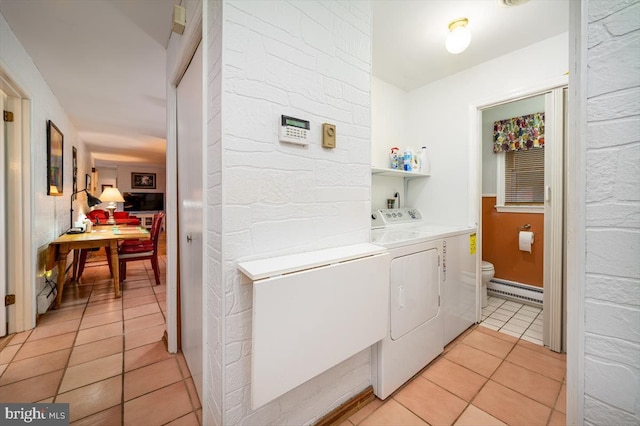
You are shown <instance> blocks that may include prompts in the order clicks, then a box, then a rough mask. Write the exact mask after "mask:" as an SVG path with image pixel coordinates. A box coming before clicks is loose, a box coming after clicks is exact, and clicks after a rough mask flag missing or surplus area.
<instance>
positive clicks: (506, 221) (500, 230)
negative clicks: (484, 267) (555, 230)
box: [482, 197, 544, 287]
mask: <svg viewBox="0 0 640 426" xmlns="http://www.w3.org/2000/svg"><path fill="white" fill-rule="evenodd" d="M495 205H496V197H482V260H486V261H487V262H491V263H493V266H494V268H495V270H496V274H495V278H501V279H503V280H509V281H515V282H518V283H522V284H529V285H534V286H536V287H542V283H543V261H544V252H543V248H544V215H543V214H540V213H498V211H497V210H496V209H495ZM525 223H529V224H531V229H530V230H531V231H533V232H534V233H535V237H534V243H533V245H532V246H531V253H528V252H525V251H520V249H519V248H518V235H519V229H520V228H521V227H522V226H523V225H524V224H525Z"/></svg>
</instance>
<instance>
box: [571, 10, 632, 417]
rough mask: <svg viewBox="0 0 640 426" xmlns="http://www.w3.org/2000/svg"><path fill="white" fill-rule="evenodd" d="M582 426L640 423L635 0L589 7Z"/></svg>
mask: <svg viewBox="0 0 640 426" xmlns="http://www.w3.org/2000/svg"><path fill="white" fill-rule="evenodd" d="M587 7H588V30H587V31H588V53H587V67H588V74H587V108H586V114H587V141H586V143H587V146H586V149H587V151H586V152H587V165H586V178H587V182H586V184H587V190H586V283H585V284H586V285H585V289H586V293H585V296H586V300H585V318H584V320H585V332H586V334H585V360H584V369H585V372H584V373H585V395H584V420H585V424H593V425H603V424H615V425H632V424H634V425H637V424H640V254H639V251H640V2H639V1H637V0H589V1H588V3H587Z"/></svg>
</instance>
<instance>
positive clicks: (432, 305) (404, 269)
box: [390, 249, 440, 340]
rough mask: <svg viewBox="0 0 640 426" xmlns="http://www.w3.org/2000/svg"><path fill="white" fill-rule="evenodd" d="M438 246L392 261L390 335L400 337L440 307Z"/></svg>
mask: <svg viewBox="0 0 640 426" xmlns="http://www.w3.org/2000/svg"><path fill="white" fill-rule="evenodd" d="M438 272H439V271H438V250H436V249H431V250H426V251H422V252H419V253H414V254H411V255H408V256H403V257H398V258H395V259H393V260H392V261H391V294H390V303H391V306H390V307H391V309H390V311H391V312H390V314H391V339H392V340H397V339H399V338H401V337H402V336H404V335H405V334H407V333H408V332H410V331H411V330H413V329H415V328H416V327H418V326H420V325H422V324H424V323H425V322H427V321H429V320H430V319H432V318H433V317H435V316H436V315H438V311H439V309H440V300H439V298H440V274H439V273H438Z"/></svg>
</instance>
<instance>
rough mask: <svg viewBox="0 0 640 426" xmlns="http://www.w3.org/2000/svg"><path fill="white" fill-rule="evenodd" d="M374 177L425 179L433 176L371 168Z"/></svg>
mask: <svg viewBox="0 0 640 426" xmlns="http://www.w3.org/2000/svg"><path fill="white" fill-rule="evenodd" d="M371 174H372V175H380V176H389V177H402V178H410V179H415V178H425V177H429V176H431V175H430V174H425V173H420V172H406V171H404V170H396V169H384V168H379V167H372V168H371Z"/></svg>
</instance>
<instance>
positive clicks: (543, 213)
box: [471, 77, 567, 352]
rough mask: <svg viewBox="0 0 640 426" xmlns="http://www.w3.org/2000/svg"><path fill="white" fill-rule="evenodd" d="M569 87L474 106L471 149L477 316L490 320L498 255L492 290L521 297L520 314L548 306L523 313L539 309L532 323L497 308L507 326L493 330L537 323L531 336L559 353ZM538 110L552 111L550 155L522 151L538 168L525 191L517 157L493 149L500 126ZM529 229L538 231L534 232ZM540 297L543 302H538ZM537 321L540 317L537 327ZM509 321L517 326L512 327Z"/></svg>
mask: <svg viewBox="0 0 640 426" xmlns="http://www.w3.org/2000/svg"><path fill="white" fill-rule="evenodd" d="M566 84H567V82H566V77H565V78H563V79H561V80H560V81H558V82H556V83H555V84H551V85H549V86H547V87H541V88H534V89H531V90H528V91H522V92H520V93H517V94H513V95H511V96H509V95H505V96H502V97H501V98H496V99H495V100H492V101H489V102H484V103H483V104H478V105H474V106H472V108H473V109H472V112H473V114H472V127H471V128H474V129H476V130H475V134H474V135H473V136H472V138H471V143H472V144H473V146H472V150H471V152H473V153H474V154H473V155H472V159H471V161H472V164H471V166H472V167H473V168H476V174H475V176H476V182H475V194H474V195H473V199H472V200H471V205H472V206H474V208H473V211H474V214H475V217H476V222H477V224H478V254H479V255H480V256H478V265H477V276H478V279H477V284H478V289H479V291H478V298H477V313H478V316H477V321H478V322H480V321H481V320H482V319H483V310H482V305H483V287H482V269H483V262H482V261H483V260H485V261H489V263H491V260H494V261H495V263H496V264H497V266H494V271H495V272H494V274H495V278H494V279H493V280H492V282H490V283H489V286H488V287H489V288H490V289H491V288H492V287H493V289H492V290H493V291H491V290H490V291H489V294H494V295H500V294H499V293H501V292H504V294H503V295H501V296H504V295H507V297H506V299H512V300H514V302H512V303H513V304H514V306H511V307H510V308H511V309H513V308H514V307H516V306H515V304H519V306H517V308H518V309H516V311H517V310H519V309H520V306H522V304H524V305H525V306H526V305H533V306H534V307H536V308H537V309H539V308H540V307H544V309H543V312H542V313H539V311H538V313H539V315H538V313H536V312H533V313H532V312H523V314H528V315H529V316H531V315H533V314H536V315H534V317H533V319H532V321H531V322H529V324H524V323H522V324H518V323H519V322H521V320H522V319H523V318H515V312H514V315H513V316H511V317H510V318H506V317H504V315H505V314H508V313H507V312H498V315H496V319H497V318H498V317H500V318H499V319H500V320H502V321H503V324H494V327H496V326H498V325H500V326H505V327H507V330H508V329H512V330H513V331H512V332H511V333H509V332H508V331H507V334H515V333H518V332H521V333H520V334H521V335H523V334H524V332H525V330H527V329H529V327H532V331H531V332H529V337H533V338H534V339H535V340H538V341H539V343H542V344H543V345H544V346H547V347H549V348H550V349H552V350H554V351H557V352H560V351H564V350H566V348H565V347H564V345H563V336H564V335H565V334H566V332H565V330H566V324H564V322H563V312H564V310H565V306H566V301H564V300H563V297H562V296H563V271H564V260H563V241H564V238H563V237H564V198H563V175H564V167H563V164H564V122H565V113H564V109H565V108H564V92H563V88H565V87H566ZM533 113H544V115H545V121H544V142H543V143H544V154H542V155H538V154H534V156H533V157H532V156H529V157H525V156H522V158H520V159H519V161H521V163H520V164H524V165H526V166H528V167H531V169H530V170H527V173H528V174H525V175H524V176H525V179H524V181H525V184H524V185H522V184H521V185H520V190H518V185H517V184H516V183H517V181H518V179H516V178H514V177H513V176H516V175H514V172H513V164H514V159H513V157H514V156H513V155H508V154H506V153H503V152H498V153H497V154H496V153H494V152H493V144H494V143H495V141H494V140H493V130H494V128H493V123H494V122H496V121H500V120H503V119H510V118H514V117H523V116H527V115H529V114H533ZM474 122H475V123H474ZM483 122H484V125H483ZM488 122H490V123H488ZM474 124H475V125H474ZM483 128H484V131H483ZM507 145H508V144H507ZM532 151H533V150H532ZM524 152H526V151H524ZM517 163H518V161H516V164H517ZM541 165H543V168H542V170H540V166H541ZM531 170H534V172H531ZM509 175H511V177H509ZM519 176H520V177H519V179H522V176H523V175H522V173H520V174H519ZM514 182H515V183H514ZM472 185H473V184H472ZM510 185H511V186H510ZM505 188H506V189H505ZM472 192H474V191H472ZM514 193H515V200H516V202H513V200H514V198H513V197H512V198H511V199H510V197H511V196H513V194H514ZM521 196H524V198H525V199H526V200H525V201H527V202H526V203H521V202H518V201H517V200H518V197H521ZM528 198H531V199H528ZM510 201H511V202H510ZM529 232H531V233H532V234H528V233H529ZM528 236H530V237H532V244H531V245H529V246H527V244H524V245H523V246H522V247H521V242H520V239H522V238H524V239H526V237H528ZM484 265H485V268H484V269H485V270H487V269H489V268H488V266H487V263H485V264H484ZM493 284H495V285H493ZM518 299H519V300H518ZM540 302H542V306H539V304H540ZM497 303H498V301H497V300H496V301H494V302H493V304H492V306H490V307H489V309H485V311H484V314H485V316H488V315H487V314H488V313H489V312H488V311H489V310H491V308H495V309H494V311H495V310H496V309H497V308H496V305H497ZM536 303H537V304H538V306H539V307H537V306H536ZM500 304H501V303H500ZM505 308H509V307H507V306H505ZM512 318H513V319H512ZM535 319H537V322H536V323H535V324H534V320H535ZM510 321H511V324H510V325H509V326H507V325H506V324H507V323H509V322H510ZM517 325H518V326H517ZM523 327H524V329H523ZM538 332H540V333H538ZM532 340H533V339H532Z"/></svg>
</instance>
